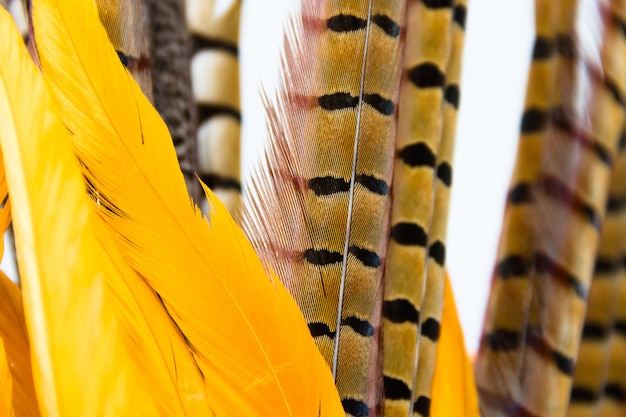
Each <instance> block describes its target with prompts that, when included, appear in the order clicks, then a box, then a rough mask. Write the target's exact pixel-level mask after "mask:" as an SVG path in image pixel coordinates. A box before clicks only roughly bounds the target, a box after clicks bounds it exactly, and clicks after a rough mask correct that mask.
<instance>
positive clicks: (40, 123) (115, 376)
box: [0, 10, 158, 416]
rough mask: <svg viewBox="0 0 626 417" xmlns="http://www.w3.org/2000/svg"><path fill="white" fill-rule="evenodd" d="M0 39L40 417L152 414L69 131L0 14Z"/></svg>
mask: <svg viewBox="0 0 626 417" xmlns="http://www.w3.org/2000/svg"><path fill="white" fill-rule="evenodd" d="M0 36H1V37H2V39H4V40H5V41H6V42H5V46H4V47H3V48H1V49H0V126H1V131H0V141H1V145H2V149H3V153H4V154H3V157H4V164H5V168H6V178H7V183H8V187H9V190H10V193H11V204H12V206H13V210H12V212H13V213H14V219H13V220H14V228H15V234H16V243H17V254H18V260H19V267H20V272H21V277H22V296H23V300H24V312H25V319H26V323H27V329H28V333H29V339H30V340H36V341H37V343H36V344H34V345H32V348H33V351H32V353H31V357H32V364H33V376H34V378H33V379H34V381H35V386H36V387H37V398H38V401H39V405H40V407H41V409H42V413H43V414H44V415H47V416H72V415H120V414H122V412H121V411H122V410H124V413H123V414H124V415H131V416H132V415H138V412H137V411H138V406H139V405H140V404H141V406H142V407H141V408H142V410H145V412H146V413H148V414H152V415H156V414H157V413H158V411H157V410H156V409H154V408H152V407H151V405H152V404H153V403H154V402H155V398H151V399H148V398H146V397H147V396H146V395H145V392H143V391H142V390H141V389H139V387H140V386H141V384H140V381H141V375H140V374H139V373H138V372H136V370H135V372H133V363H132V362H131V361H130V360H129V358H128V354H127V353H128V352H127V351H125V350H124V349H123V347H122V345H121V338H120V337H119V336H120V335H119V333H120V332H119V328H118V327H117V326H116V324H117V323H116V320H115V317H114V315H113V312H112V311H111V310H110V309H109V308H108V305H107V304H108V301H109V300H108V298H109V297H108V296H109V294H108V292H107V291H106V289H105V285H104V282H103V275H106V274H107V273H109V272H111V271H110V269H108V268H107V264H106V263H102V262H100V261H102V257H101V256H100V254H101V253H99V252H101V251H99V249H101V248H99V247H98V243H97V242H96V240H95V237H94V236H93V234H91V233H89V232H90V230H89V217H90V216H89V206H88V201H87V197H86V195H85V188H84V184H83V180H82V178H81V175H80V171H79V168H78V164H77V162H76V160H75V158H74V155H73V153H72V149H71V145H70V142H69V138H68V132H67V130H66V128H65V126H63V125H62V124H61V123H60V121H59V120H58V119H57V118H56V116H55V109H54V102H53V100H52V98H51V97H50V95H49V94H47V91H46V86H45V83H44V81H43V80H42V78H41V75H40V74H39V72H38V71H37V69H36V68H35V66H34V64H33V63H32V62H30V57H29V56H28V53H27V51H26V48H25V47H24V45H23V42H22V40H21V38H20V36H19V33H18V32H17V30H16V29H15V27H14V26H13V24H12V23H11V21H10V17H9V16H8V14H6V13H4V12H3V11H2V10H0ZM105 36H106V35H105ZM9 64H10V65H9ZM24 91H28V92H29V94H28V95H25V94H23V92H24ZM16 208H18V209H16ZM34 214H36V217H34V216H33V215H34ZM16 341H17V340H16ZM11 342H13V340H12V341H11ZM112 363H115V366H111V364H112ZM85 364H89V366H88V367H86V366H85ZM131 391H132V393H131ZM135 407H137V408H135Z"/></svg>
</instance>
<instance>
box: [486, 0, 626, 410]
mask: <svg viewBox="0 0 626 417" xmlns="http://www.w3.org/2000/svg"><path fill="white" fill-rule="evenodd" d="M617 4H618V2H616V1H611V2H610V5H609V3H608V2H600V3H599V4H593V3H591V2H577V1H570V0H564V1H561V2H552V1H543V0H538V1H537V2H536V11H535V16H536V28H537V37H536V39H535V47H534V51H533V63H532V65H531V70H530V75H529V81H528V90H527V96H526V105H525V112H524V116H523V117H522V126H521V137H520V142H519V145H518V146H519V147H518V157H517V164H516V167H515V169H514V173H513V179H512V183H511V184H512V185H511V189H510V191H509V195H508V201H507V208H506V211H505V219H504V226H503V231H502V235H501V242H500V249H499V253H498V258H497V259H498V263H497V265H496V267H495V269H494V277H493V281H492V290H491V294H490V298H489V302H488V307H487V312H486V318H485V324H484V329H483V336H482V339H481V346H480V350H479V353H478V356H477V360H476V368H475V369H476V379H477V384H478V387H479V394H480V401H481V411H482V412H483V414H486V415H490V416H491V415H493V416H501V415H510V414H511V413H516V414H522V415H533V416H548V415H550V416H563V415H565V413H566V411H567V404H568V401H569V396H570V391H571V384H572V376H573V372H574V368H575V360H576V357H577V355H578V349H579V341H580V334H581V331H582V327H583V320H584V314H585V307H586V301H587V297H588V293H589V286H590V281H591V276H592V271H593V264H594V259H595V254H596V248H597V244H598V237H599V229H600V226H601V224H602V222H603V218H604V210H605V205H606V201H607V193H608V186H609V177H610V172H611V171H610V168H611V165H612V161H613V160H614V159H615V157H616V151H617V142H618V140H619V137H620V133H621V129H622V123H623V119H624V114H623V103H624V101H623V97H624V92H625V91H626V90H624V86H623V85H622V84H623V80H626V72H625V70H626V68H624V66H623V65H622V64H621V58H618V57H619V54H616V53H615V51H614V48H615V46H616V45H619V44H620V43H621V42H623V41H624V38H623V34H622V33H621V32H620V26H622V25H623V20H621V18H620V16H623V13H621V12H619V11H618V9H617ZM622 27H623V26H622ZM581 31H587V33H589V34H591V36H589V37H584V36H583V35H582V33H583V32H581ZM584 39H588V40H589V41H590V42H586V43H583V40H584Z"/></svg>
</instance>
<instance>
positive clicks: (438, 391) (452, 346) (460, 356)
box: [430, 276, 480, 417]
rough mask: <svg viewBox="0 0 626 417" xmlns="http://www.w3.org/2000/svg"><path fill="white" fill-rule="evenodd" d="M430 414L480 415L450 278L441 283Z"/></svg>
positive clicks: (444, 416) (470, 416)
mask: <svg viewBox="0 0 626 417" xmlns="http://www.w3.org/2000/svg"><path fill="white" fill-rule="evenodd" d="M431 399H432V403H431V414H430V415H431V416H432V417H448V416H455V417H479V416H480V413H479V410H478V393H477V392H476V384H475V383H474V373H473V371H472V364H471V362H470V360H469V357H468V356H467V352H466V351H465V343H464V341H463V332H462V330H461V323H460V322H459V315H458V312H457V309H456V304H455V302H454V294H453V293H452V286H451V285H450V278H449V277H448V276H446V279H445V285H444V300H443V316H442V319H441V336H440V338H439V343H438V345H437V360H436V364H435V374H434V379H433V387H432V394H431Z"/></svg>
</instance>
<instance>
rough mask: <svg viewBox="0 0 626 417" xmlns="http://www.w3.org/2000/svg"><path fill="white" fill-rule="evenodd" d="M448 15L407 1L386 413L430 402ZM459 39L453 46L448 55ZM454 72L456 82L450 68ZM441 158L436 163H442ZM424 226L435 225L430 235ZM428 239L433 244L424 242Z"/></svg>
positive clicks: (388, 270) (439, 282)
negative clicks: (438, 166) (439, 166)
mask: <svg viewBox="0 0 626 417" xmlns="http://www.w3.org/2000/svg"><path fill="white" fill-rule="evenodd" d="M453 14H454V12H453V2H452V1H445V2H428V1H426V2H424V1H410V2H409V3H408V6H407V16H408V18H407V19H408V21H407V34H406V39H407V40H406V42H407V44H406V47H405V54H404V62H403V66H404V69H403V72H404V75H403V80H402V84H401V88H400V103H399V115H398V140H397V143H396V160H395V166H394V178H393V185H392V189H393V202H392V209H391V235H390V240H389V249H388V255H387V262H386V266H385V297H384V308H383V317H384V320H383V352H384V360H383V366H384V372H385V377H384V385H385V415H388V416H406V415H410V414H413V413H417V414H419V415H424V416H426V415H428V414H429V408H430V403H431V401H430V391H431V383H432V375H433V371H434V366H435V352H436V350H437V347H436V342H437V340H438V338H439V329H440V319H441V317H440V316H441V309H442V305H443V278H444V277H443V275H442V274H443V261H444V256H445V246H444V244H443V242H442V241H443V240H444V235H445V222H446V218H447V215H446V211H447V199H448V191H447V190H448V188H447V187H448V186H449V181H447V179H446V178H443V176H442V175H438V174H439V173H440V172H441V173H443V172H444V170H443V169H438V168H437V164H438V159H440V156H439V155H438V154H439V151H440V149H441V150H444V149H445V151H446V158H447V159H448V160H449V159H450V158H451V151H452V147H451V143H450V142H452V141H453V139H454V129H453V126H452V125H453V123H454V115H451V114H450V109H449V108H448V107H450V106H449V105H447V104H444V103H446V94H445V91H446V89H445V86H446V71H447V69H448V67H449V62H450V59H451V53H452V45H453V33H454V32H453V26H452V24H453ZM460 46H461V45H460V44H457V45H456V47H457V48H458V50H457V51H456V54H457V57H456V59H459V56H460V55H459V54H460V51H461V49H460ZM455 64H456V65H459V64H458V63H455ZM453 77H454V75H453ZM456 77H457V81H458V74H457V75H456ZM444 117H447V119H445V121H447V122H448V127H447V130H446V137H445V139H446V141H447V142H448V143H446V146H442V143H441V142H442V135H443V130H444V127H443V124H444ZM448 160H445V161H444V162H442V163H441V166H442V167H444V165H446V164H447V166H449V161H448ZM444 168H445V167H444ZM438 177H439V180H438V179H437V178H438ZM444 189H445V191H442V190H444ZM431 229H436V230H431ZM431 231H433V232H435V234H434V236H433V237H431V236H430V232H431ZM431 239H432V241H433V242H434V243H432V245H431V246H430V248H429V244H430V242H429V241H430V240H431ZM435 240H436V242H435ZM425 291H427V292H428V294H425ZM420 330H421V331H420ZM421 336H426V337H421ZM418 360H419V362H418Z"/></svg>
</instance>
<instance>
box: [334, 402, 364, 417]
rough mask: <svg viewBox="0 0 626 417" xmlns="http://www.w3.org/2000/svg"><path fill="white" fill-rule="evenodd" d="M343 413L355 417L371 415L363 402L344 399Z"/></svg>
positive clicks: (342, 403)
mask: <svg viewBox="0 0 626 417" xmlns="http://www.w3.org/2000/svg"><path fill="white" fill-rule="evenodd" d="M341 405H342V406H343V411H345V412H346V413H348V414H351V415H353V416H354V417H367V416H368V415H369V413H370V410H369V407H368V406H367V404H365V403H364V402H363V401H361V400H355V399H352V398H343V399H342V400H341Z"/></svg>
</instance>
